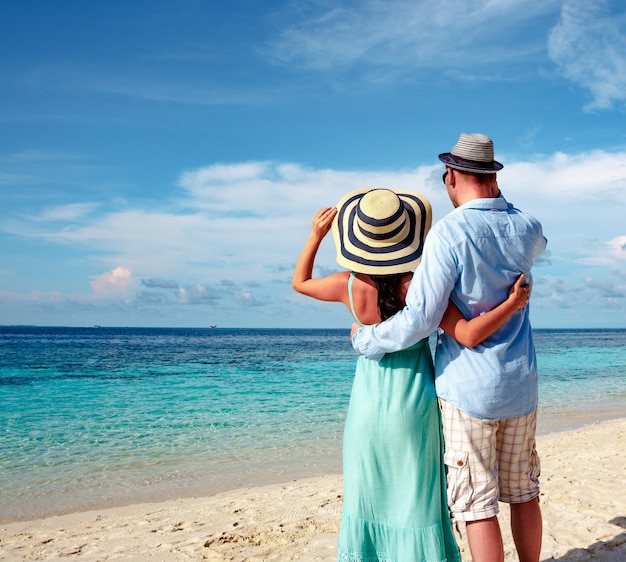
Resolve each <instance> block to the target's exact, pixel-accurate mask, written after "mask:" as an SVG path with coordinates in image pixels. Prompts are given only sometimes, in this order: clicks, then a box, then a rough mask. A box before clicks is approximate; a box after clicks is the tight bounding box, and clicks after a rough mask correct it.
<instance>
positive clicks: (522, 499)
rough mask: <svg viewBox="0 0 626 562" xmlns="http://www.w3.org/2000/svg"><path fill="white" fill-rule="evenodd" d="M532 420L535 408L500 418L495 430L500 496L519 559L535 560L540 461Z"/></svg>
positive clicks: (538, 545) (539, 526)
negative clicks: (508, 510) (508, 515)
mask: <svg viewBox="0 0 626 562" xmlns="http://www.w3.org/2000/svg"><path fill="white" fill-rule="evenodd" d="M536 423H537V412H536V411H535V412H532V413H530V414H528V415H527V416H520V417H519V418H509V419H506V420H500V427H499V430H498V445H497V447H498V463H499V476H500V500H501V501H505V502H507V503H509V504H510V506H511V532H512V534H513V540H514V542H515V548H516V549H517V555H518V557H519V560H520V562H538V561H539V556H540V552H541V538H542V521H541V509H540V508H539V498H538V496H539V475H540V472H541V465H540V461H539V456H538V455H537V451H536V448H535V429H536Z"/></svg>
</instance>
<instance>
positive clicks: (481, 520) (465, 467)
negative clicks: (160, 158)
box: [439, 399, 504, 562]
mask: <svg viewBox="0 0 626 562" xmlns="http://www.w3.org/2000/svg"><path fill="white" fill-rule="evenodd" d="M439 404H440V408H441V414H442V422H443V433H444V443H445V455H444V462H445V464H446V469H447V484H448V506H449V508H450V512H451V515H452V517H453V519H454V520H455V521H465V522H466V532H467V539H468V543H469V546H470V551H471V553H472V560H473V562H502V561H503V559H504V547H503V546H502V535H501V533H500V525H499V524H498V519H497V514H498V471H497V459H496V433H497V431H498V425H499V421H498V420H483V419H479V418H474V417H472V416H470V415H469V414H466V413H464V412H462V411H461V410H458V409H457V408H455V407H454V406H452V405H451V404H448V403H447V402H445V401H444V400H441V399H440V401H439Z"/></svg>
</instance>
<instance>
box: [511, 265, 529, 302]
mask: <svg viewBox="0 0 626 562" xmlns="http://www.w3.org/2000/svg"><path fill="white" fill-rule="evenodd" d="M525 279H526V277H525V275H524V274H523V273H522V274H521V275H520V276H519V277H518V278H517V280H516V281H515V283H513V285H512V286H511V288H510V289H509V300H512V301H513V303H514V304H515V309H516V310H519V309H520V308H524V307H525V306H526V305H527V304H528V299H529V298H530V285H528V284H527V283H524V281H525Z"/></svg>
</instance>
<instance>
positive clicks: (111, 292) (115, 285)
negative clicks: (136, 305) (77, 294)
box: [91, 266, 135, 299]
mask: <svg viewBox="0 0 626 562" xmlns="http://www.w3.org/2000/svg"><path fill="white" fill-rule="evenodd" d="M134 281H135V280H134V279H133V274H132V272H131V270H130V269H128V268H127V267H124V266H118V267H116V268H115V269H113V270H111V271H107V272H105V273H102V274H101V275H98V276H97V277H96V278H94V279H93V280H92V281H91V288H92V290H93V295H92V296H93V298H94V299H104V298H110V297H121V296H126V295H127V294H128V290H129V288H130V287H131V286H132V285H133V284H134Z"/></svg>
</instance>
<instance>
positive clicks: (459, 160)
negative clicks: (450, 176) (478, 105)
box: [439, 133, 504, 174]
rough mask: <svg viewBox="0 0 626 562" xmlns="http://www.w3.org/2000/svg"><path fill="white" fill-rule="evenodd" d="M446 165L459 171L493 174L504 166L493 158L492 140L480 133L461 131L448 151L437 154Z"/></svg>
mask: <svg viewBox="0 0 626 562" xmlns="http://www.w3.org/2000/svg"><path fill="white" fill-rule="evenodd" d="M439 160H441V161H442V162H443V163H444V164H445V165H446V166H449V167H450V168H453V169H455V170H459V171H461V172H471V173H474V174H495V173H496V172H498V171H500V170H501V169H502V168H503V167H504V166H503V165H502V164H500V162H497V161H496V160H494V159H493V141H492V140H491V139H490V138H489V137H488V136H487V135H483V134H482V133H469V134H468V133H461V136H460V137H459V140H458V141H457V143H456V144H455V145H454V147H453V148H452V150H451V151H450V152H444V153H443V154H440V155H439Z"/></svg>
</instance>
